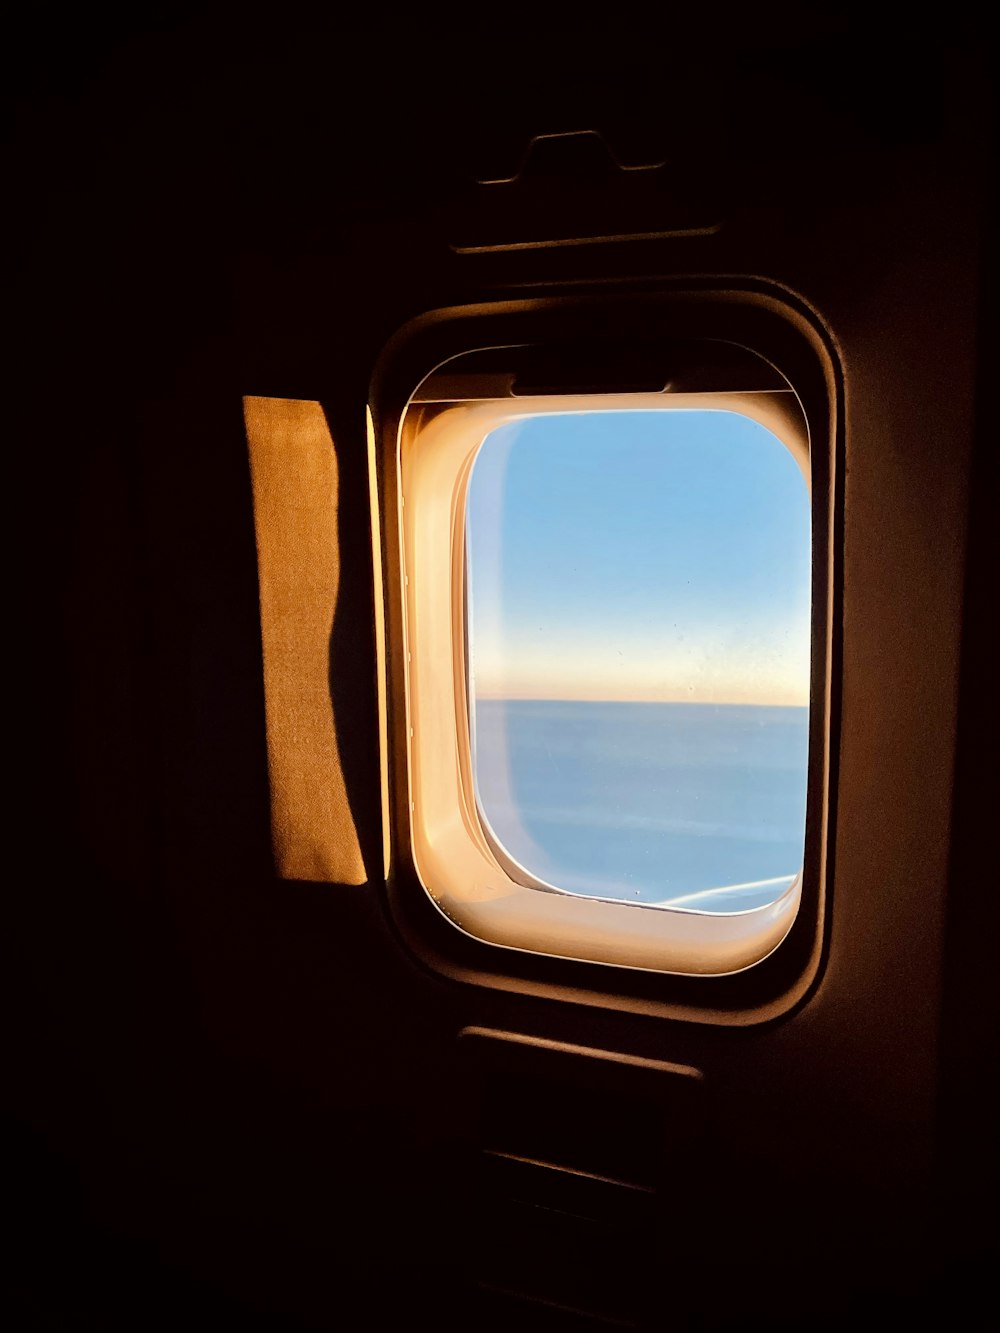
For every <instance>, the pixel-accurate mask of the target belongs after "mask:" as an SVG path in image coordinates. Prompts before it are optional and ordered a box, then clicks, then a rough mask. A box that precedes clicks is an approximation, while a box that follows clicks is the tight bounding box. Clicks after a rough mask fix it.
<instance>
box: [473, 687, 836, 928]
mask: <svg viewBox="0 0 1000 1333" xmlns="http://www.w3.org/2000/svg"><path fill="white" fill-rule="evenodd" d="M808 724H809V710H808V709H807V708H781V707H756V706H747V705H736V704H680V703H619V702H590V701H576V700H573V701H564V700H557V701H555V700H523V699H518V700H504V699H478V700H477V701H476V705H475V728H474V755H475V773H476V784H477V797H478V801H479V807H480V811H481V813H482V815H483V816H484V817H485V820H486V822H487V824H488V826H489V828H490V829H491V831H492V833H493V836H494V838H495V840H496V841H497V842H498V843H499V844H500V846H501V847H502V849H503V850H504V851H505V852H506V853H507V855H508V856H509V857H510V858H511V859H512V860H514V861H515V862H517V863H518V864H519V865H521V866H523V867H524V868H525V869H526V870H527V871H529V872H530V875H531V876H533V877H535V878H537V879H539V880H541V881H543V882H545V883H546V884H549V885H552V886H554V887H556V888H559V889H563V890H566V891H569V892H572V893H578V894H586V895H588V896H593V897H601V898H613V899H619V900H623V901H627V902H633V903H655V904H659V905H663V906H666V905H668V904H669V905H673V906H677V907H685V908H688V909H694V910H698V911H709V912H735V911H746V910H748V909H750V908H753V907H760V906H763V905H765V904H767V903H771V902H774V901H775V900H776V899H777V898H779V897H780V896H781V895H782V893H784V891H785V890H786V889H787V888H788V886H789V884H791V882H792V880H793V879H794V877H795V876H796V875H797V874H798V872H799V871H800V869H801V867H802V848H803V838H804V831H805V810H806V772H807V763H808V729H809V728H808Z"/></svg>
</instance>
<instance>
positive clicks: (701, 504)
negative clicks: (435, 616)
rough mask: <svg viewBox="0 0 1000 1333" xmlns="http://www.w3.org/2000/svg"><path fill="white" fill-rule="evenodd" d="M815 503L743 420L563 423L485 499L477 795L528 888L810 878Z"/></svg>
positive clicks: (476, 488)
mask: <svg viewBox="0 0 1000 1333" xmlns="http://www.w3.org/2000/svg"><path fill="white" fill-rule="evenodd" d="M809 516H810V502H809V492H808V485H807V482H806V480H805V478H804V476H803V473H802V470H801V469H800V466H799V463H798V462H797V461H796V459H795V457H794V456H793V455H792V453H791V452H790V451H789V450H788V449H787V448H786V447H785V445H784V444H783V443H782V442H781V441H780V440H779V439H778V438H777V437H776V436H775V435H774V434H772V432H771V431H770V430H768V429H767V428H766V427H765V426H763V425H761V424H759V423H758V422H756V421H754V420H752V419H751V418H750V417H748V416H744V415H742V414H741V413H739V412H735V411H724V410H698V409H682V408H671V409H661V410H649V411H646V410H633V411H625V410H614V411H610V410H609V411H583V412H548V413H543V414H540V415H537V416H531V417H525V418H521V419H520V420H517V421H514V422H508V423H506V424H504V425H502V426H500V427H499V428H497V429H494V430H492V431H491V432H490V433H489V434H488V435H487V436H486V438H485V440H484V442H483V444H482V446H481V448H480V450H479V452H478V455H477V457H476V461H475V463H474V466H473V469H472V474H471V479H470V482H469V490H468V500H467V511H466V560H467V582H466V615H467V643H468V651H467V670H468V678H469V700H470V705H469V706H470V731H471V735H472V751H473V774H474V781H475V787H476V800H477V802H478V807H479V812H480V816H481V818H482V820H483V823H484V826H485V829H486V832H487V833H488V835H489V837H490V839H491V842H492V843H493V846H494V849H495V851H496V853H497V855H498V856H499V857H500V858H501V860H502V861H503V862H504V863H505V865H506V866H507V869H508V873H510V874H511V876H512V878H514V879H515V880H517V881H519V882H520V883H522V884H525V885H529V886H535V887H539V888H546V887H550V888H555V889H558V890H562V891H564V892H567V893H571V894H574V895H585V896H590V897H598V898H604V899H611V900H615V901H622V902H630V903H635V904H646V905H662V906H671V907H674V908H686V909H688V910H693V911H702V912H711V913H720V912H738V911H746V910H748V909H751V908H757V907H760V906H762V905H765V904H768V903H771V902H775V901H776V900H777V899H779V898H780V897H781V896H782V894H783V893H785V891H786V890H787V889H788V887H789V885H790V884H791V883H792V881H793V880H794V879H795V877H796V876H797V875H798V874H799V872H800V870H801V867H802V854H803V838H804V830H805V809H806V771H807V759H808V699H809V644H810V527H809Z"/></svg>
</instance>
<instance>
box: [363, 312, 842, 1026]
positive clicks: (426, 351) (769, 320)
mask: <svg viewBox="0 0 1000 1333" xmlns="http://www.w3.org/2000/svg"><path fill="white" fill-rule="evenodd" d="M637 331H638V333H639V334H641V336H642V337H643V338H645V339H647V340H648V341H650V342H652V343H656V342H658V341H659V342H661V343H662V345H663V347H664V348H665V349H667V350H666V352H665V355H666V357H667V360H668V361H669V357H670V355H671V352H670V350H669V349H670V348H671V347H674V346H675V343H676V340H677V339H679V338H683V339H687V340H689V342H690V345H691V346H693V347H700V348H702V349H705V348H708V347H716V348H725V347H729V348H738V349H740V350H741V351H744V352H747V353H748V354H749V355H752V356H754V357H756V358H758V359H759V360H760V363H761V365H763V366H767V367H769V368H771V370H772V371H773V370H774V369H775V368H776V367H777V366H779V365H780V366H781V371H780V372H778V373H780V377H781V379H782V381H784V382H786V383H787V384H788V385H790V386H792V387H793V388H794V391H795V394H796V397H797V399H798V402H799V404H800V405H801V408H802V411H803V415H804V417H805V419H806V421H807V422H808V429H809V432H810V436H811V442H810V452H811V467H812V478H813V486H814V491H813V501H812V525H811V526H812V539H813V540H812V548H813V557H812V558H813V576H812V603H813V623H812V644H811V649H812V651H811V656H812V679H811V690H810V724H809V725H810V765H809V776H808V795H807V804H808V811H809V813H808V817H807V827H806V848H805V858H804V870H803V875H802V877H801V889H800V892H799V903H798V911H797V912H796V913H795V914H794V919H793V920H792V921H791V925H790V927H789V929H788V930H787V932H783V933H782V934H781V937H780V940H775V941H774V945H776V944H778V943H780V947H774V945H772V947H771V948H770V950H765V951H764V952H763V955H762V954H760V953H758V955H757V958H758V960H759V961H754V962H753V963H752V965H750V964H745V965H744V966H742V967H741V968H732V969H731V968H727V969H725V970H724V971H715V972H714V973H706V972H705V971H704V970H701V971H696V970H694V969H693V968H692V969H691V970H684V971H677V970H675V969H674V967H672V966H666V967H664V966H663V962H662V961H660V962H656V961H655V960H649V961H646V962H644V961H639V962H638V963H636V962H635V961H631V960H628V959H624V960H623V959H622V957H621V955H620V954H619V955H617V956H614V955H613V956H611V957H607V956H605V957H585V958H581V957H580V956H579V955H577V956H567V955H566V954H564V953H549V952H545V951H537V950H536V949H534V948H533V947H531V946H527V947H525V946H523V945H519V944H517V943H516V942H511V941H509V940H501V941H495V940H494V941H490V940H487V939H484V938H482V936H481V935H477V934H476V933H474V932H468V931H466V930H465V928H464V926H463V925H462V923H461V922H458V923H456V922H455V921H454V920H453V919H450V918H448V917H446V916H445V915H444V914H443V913H442V911H441V909H440V907H439V906H438V905H437V903H436V902H435V900H434V898H433V897H432V896H431V894H430V892H428V891H425V889H424V887H423V878H422V875H421V870H422V869H423V871H424V876H426V867H425V866H424V867H422V866H421V865H420V864H419V862H420V857H421V852H420V850H419V848H418V847H417V843H418V842H419V832H418V834H417V836H416V839H415V835H414V814H415V802H414V797H413V793H412V779H413V768H412V766H411V739H412V740H413V742H414V744H420V741H419V739H418V737H416V736H414V737H413V738H411V736H410V727H411V725H412V717H411V706H410V705H411V701H410V698H409V695H410V690H411V683H410V673H409V671H408V669H407V661H406V655H407V653H409V652H410V651H412V649H411V647H410V646H409V643H408V637H407V628H406V614H405V602H406V599H407V596H408V591H407V589H406V585H405V578H406V569H405V560H404V556H403V543H404V540H405V536H404V532H403V530H402V524H401V523H400V518H399V509H398V505H397V501H396V497H397V495H398V494H399V487H400V476H401V473H400V447H401V438H402V436H401V432H402V430H403V429H404V422H405V419H406V412H407V408H408V407H409V405H410V404H411V403H412V401H413V400H414V398H415V397H418V396H419V394H420V385H421V384H423V383H424V382H425V381H426V380H427V379H428V377H429V376H430V375H431V374H432V373H434V372H435V371H440V368H441V367H443V366H445V365H446V364H447V363H449V362H451V363H453V364H454V363H455V362H456V358H459V357H462V356H468V355H469V354H472V353H475V352H477V351H480V350H485V349H506V351H504V352H501V353H500V354H499V355H500V357H501V360H502V357H503V356H504V355H506V354H507V353H508V352H511V351H512V350H515V349H516V350H517V354H518V355H520V354H521V353H522V352H523V350H524V349H525V348H527V349H530V351H531V352H534V351H536V350H538V349H546V348H548V349H551V348H553V347H557V346H559V345H561V344H565V343H566V342H567V341H570V340H577V339H579V338H581V336H582V337H588V336H593V337H595V338H597V339H598V340H599V342H600V343H601V344H602V345H603V346H605V347H609V348H610V347H614V346H615V345H616V339H620V340H621V342H622V343H627V342H628V341H629V340H630V339H632V338H634V337H635V336H636V335H637ZM667 369H668V371H672V368H671V366H670V365H667ZM681 378H682V379H683V375H682V377H681ZM710 379H711V373H709V380H710ZM838 384H839V378H838V376H837V374H836V370H835V362H834V359H833V356H832V353H831V350H830V347H829V344H828V342H827V340H826V338H825V334H824V331H823V330H822V328H821V326H818V324H817V322H816V321H815V319H814V318H813V317H812V316H811V314H810V313H809V312H806V311H804V310H803V309H802V308H801V307H796V306H795V305H793V304H791V303H790V302H789V300H788V298H787V295H786V294H781V295H780V296H779V295H777V294H775V293H772V292H761V291H760V290H754V289H746V288H744V289H742V290H740V289H736V290H733V289H727V290H725V291H719V290H716V291H711V290H702V291H697V290H696V291H690V290H688V291H683V290H669V289H667V290H663V291H660V292H657V293H655V294H652V293H644V294H642V296H640V297H638V298H637V297H635V296H633V295H631V294H628V295H620V294H615V295H614V296H612V295H610V294H601V295H600V296H598V297H596V298H595V297H583V298H578V297H565V296H554V297H552V298H549V299H547V300H544V301H531V302H525V303H523V304H520V303H510V302H507V303H504V304H503V305H499V304H497V305H479V306H473V307H464V308H455V309H452V310H447V311H436V312H431V313H430V314H429V315H426V316H423V317H420V318H418V319H417V320H414V321H411V323H410V324H409V325H407V326H406V327H405V328H404V329H403V330H401V331H400V332H399V333H398V334H397V335H396V336H395V337H394V338H393V339H392V340H391V342H390V343H389V344H388V345H387V347H386V348H385V350H384V352H383V355H382V357H381V359H380V362H379V365H378V368H377V371H376V375H375V378H374V379H373V382H372V391H371V396H370V401H371V409H372V414H373V434H372V439H371V442H370V443H371V447H372V462H373V466H374V468H375V475H376V477H377V482H378V485H377V488H376V489H377V492H378V494H377V497H376V502H375V514H374V518H375V521H376V523H377V524H378V527H379V539H380V549H381V556H382V559H381V565H382V568H383V571H384V581H383V588H382V590H381V593H382V595H381V597H379V598H378V602H379V606H380V609H381V611H382V612H383V614H384V617H385V642H386V645H387V647H386V651H385V655H384V656H385V660H384V663H383V668H384V670H385V683H386V690H385V695H384V701H385V734H386V737H387V745H386V753H385V754H384V756H383V764H384V776H385V781H384V797H385V806H386V808H385V810H384V816H385V819H386V821H387V826H388V828H389V829H390V836H389V838H388V845H387V874H386V899H387V906H388V909H389V912H390V915H391V917H392V919H393V920H394V922H395V923H396V924H397V926H398V927H399V928H400V930H401V933H402V936H403V938H404V940H405V942H406V943H407V945H408V946H409V947H410V949H411V950H413V951H414V952H415V953H416V954H417V955H418V956H419V957H420V958H421V959H422V961H424V962H425V963H426V964H428V965H429V966H431V967H432V968H433V969H434V970H435V971H437V972H439V973H443V974H444V975H447V976H450V977H453V978H455V979H459V980H463V981H468V982H473V983H476V984H480V985H488V986H498V987H500V988H502V989H507V990H515V991H522V992H529V993H535V994H543V995H549V996H555V997H560V998H571V999H573V1000H576V1001H578V1002H583V1003H590V1004H599V1005H603V1006H607V1007H611V1008H624V1009H632V1010H635V1009H640V1010H641V1011H643V1012H657V1013H662V1014H671V1015H674V1016H682V1017H685V1018H688V1019H693V1020H695V1021H707V1022H715V1023H722V1024H727V1025H732V1024H738V1025H743V1024H746V1023H749V1022H759V1021H765V1020H767V1019H768V1018H771V1017H774V1016H776V1015H777V1014H779V1013H783V1012H787V1011H788V1010H789V1009H790V1008H791V1007H793V1006H794V1005H795V1004H797V1003H798V1002H799V1001H800V1000H801V999H802V998H803V997H804V996H805V994H806V993H807V991H808V989H809V988H810V986H811V985H812V984H813V983H814V982H815V980H816V978H817V976H818V975H819V972H820V969H821V965H822V957H823V944H824V940H825V938H826V935H827V917H828V913H829V905H830V904H829V894H828V892H827V888H828V885H827V878H828V874H827V872H828V864H829V860H830V852H831V843H832V837H831V827H830V824H831V820H830V813H831V808H832V801H831V794H832V789H833V788H832V781H831V778H832V773H831V760H832V755H833V753H834V747H833V745H832V744H831V734H832V729H833V723H834V719H835V709H834V694H833V690H832V681H833V678H834V674H835V673H834V664H835V660H836V659H835V645H834V643H833V636H832V630H833V625H834V593H835V580H834V579H833V577H832V573H833V557H834V552H835V543H834V533H835V531H836V523H835V516H836V501H837V497H838V495H839V490H840V488H839V486H838V485H836V484H835V483H836V480H837V474H836V466H835V463H836V459H837V457H838V456H839V454H840V451H839V449H838V447H837V441H836V430H837V422H838V420H839V419H840V413H839V410H838V392H839V390H838ZM601 387H602V388H604V389H605V390H607V386H601ZM680 387H683V385H681V386H680ZM706 392H709V390H706ZM545 397H546V399H547V402H548V404H550V405H551V403H552V402H553V398H554V395H551V394H549V393H546V394H545ZM727 397H728V395H727ZM523 401H524V400H523V399H522V400H521V402H522V403H523ZM600 401H601V404H602V405H603V406H605V407H606V406H607V405H608V403H609V402H610V394H609V393H608V392H607V391H605V392H603V393H602V394H601V397H600ZM629 401H630V404H632V405H634V404H635V403H636V401H637V400H636V399H635V398H634V397H632V398H630V400H629ZM662 401H663V400H662V398H659V399H658V402H659V403H661V404H662ZM728 401H729V402H730V403H731V402H732V401H733V399H732V398H731V397H730V398H729V399H728ZM550 410H551V406H550ZM462 522H463V525H464V505H463V506H462ZM454 568H455V561H454V560H453V561H452V570H454ZM451 577H452V612H453V614H454V605H455V594H454V583H453V574H452V576H451ZM462 615H463V625H464V608H463V613H462ZM463 647H464V644H463ZM458 679H459V676H456V677H455V680H458ZM462 679H463V685H462V688H461V690H460V691H457V690H456V710H455V716H462V715H463V714H464V716H466V717H467V716H468V712H467V699H466V697H465V690H464V677H463V678H462ZM460 748H461V747H460ZM467 790H469V791H471V790H473V788H472V787H471V786H469V787H468V788H467ZM473 799H474V798H473ZM456 813H457V814H458V817H459V818H462V819H464V818H466V817H467V813H468V812H467V811H464V812H456ZM524 892H525V893H528V894H531V895H533V896H534V898H535V899H536V900H543V899H545V898H551V897H552V895H545V894H540V893H538V892H537V891H536V890H533V889H525V890H524ZM786 896H787V895H786ZM555 901H556V902H557V903H559V904H560V906H563V905H564V904H565V903H566V902H567V901H580V899H575V898H574V899H569V898H567V897H563V896H562V895H558V896H555ZM583 901H584V902H586V901H587V900H585V899H584V900H583ZM546 906H549V904H546ZM619 907H620V910H621V911H623V912H626V913H630V914H634V913H635V912H636V910H637V909H636V907H635V905H632V904H627V903H625V904H620V905H619ZM656 912H657V913H658V914H662V915H663V916H664V917H665V918H669V919H670V920H671V922H672V923H673V924H675V925H676V923H677V921H678V919H679V918H680V917H681V916H682V915H685V914H684V913H682V912H681V911H678V910H677V909H672V910H671V909H656ZM716 920H717V921H719V920H721V921H724V922H725V921H727V920H728V921H731V920H732V918H727V917H717V918H716ZM669 961H670V960H668V962H669Z"/></svg>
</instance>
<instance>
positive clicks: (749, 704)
mask: <svg viewBox="0 0 1000 1333" xmlns="http://www.w3.org/2000/svg"><path fill="white" fill-rule="evenodd" d="M473 697H474V698H475V699H476V701H477V702H478V701H479V700H482V701H483V702H484V703H555V704H577V703H579V704H703V705H705V706H707V707H716V708H808V707H809V700H808V699H805V700H802V701H798V700H796V701H789V700H775V699H691V698H684V699H675V698H669V699H668V698H664V697H663V696H661V695H644V696H638V697H637V696H636V695H627V696H625V695H620V694H524V693H515V694H499V693H497V692H496V691H494V690H474V691H473Z"/></svg>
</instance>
